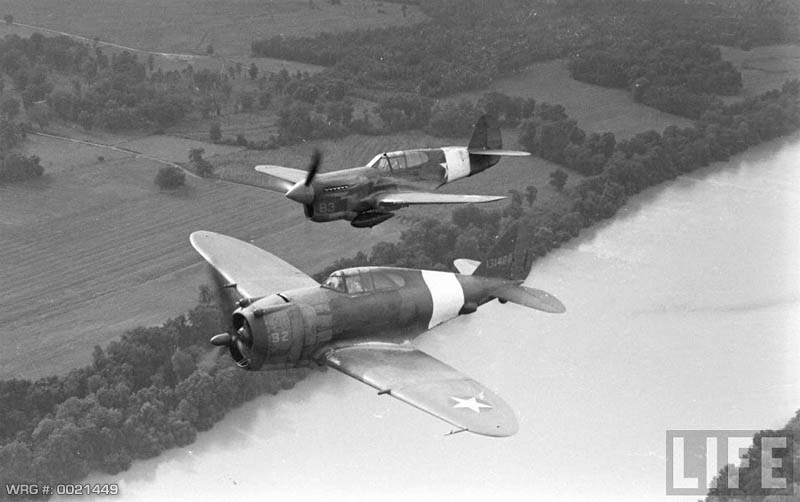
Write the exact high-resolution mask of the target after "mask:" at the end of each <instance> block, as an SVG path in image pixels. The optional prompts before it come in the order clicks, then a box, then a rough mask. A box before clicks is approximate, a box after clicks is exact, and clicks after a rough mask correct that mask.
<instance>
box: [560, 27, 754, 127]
mask: <svg viewBox="0 0 800 502" xmlns="http://www.w3.org/2000/svg"><path fill="white" fill-rule="evenodd" d="M569 71H570V74H571V75H572V77H573V78H575V79H577V80H582V81H584V82H589V83H591V84H597V85H602V86H605V87H620V88H624V89H630V90H631V92H632V96H633V99H634V100H636V101H639V102H641V103H644V104H646V105H649V106H652V107H654V108H658V109H659V110H662V111H665V112H669V113H674V114H675V115H682V116H684V117H689V118H692V119H697V118H699V117H700V116H701V115H702V114H703V112H705V111H706V110H707V109H708V108H710V107H712V106H715V105H718V104H719V103H720V101H719V99H718V98H716V96H715V95H717V94H721V95H736V94H738V93H739V91H740V90H741V88H742V75H741V73H739V71H738V70H736V68H734V67H733V65H732V64H731V63H729V62H727V61H723V60H722V55H721V52H720V50H719V49H718V48H717V47H714V46H712V45H710V44H708V43H704V42H699V41H696V40H685V39H670V40H660V41H657V42H654V41H652V40H651V39H648V40H636V41H628V42H625V43H621V44H615V45H613V46H610V47H607V48H603V49H586V50H584V51H580V52H578V53H576V54H574V55H573V56H572V57H571V58H570V60H569Z"/></svg>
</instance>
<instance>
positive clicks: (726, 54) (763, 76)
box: [720, 45, 800, 101]
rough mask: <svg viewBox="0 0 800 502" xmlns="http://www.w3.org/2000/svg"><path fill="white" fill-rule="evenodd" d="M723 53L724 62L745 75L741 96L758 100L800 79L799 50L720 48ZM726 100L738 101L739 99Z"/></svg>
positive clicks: (791, 46)
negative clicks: (729, 63)
mask: <svg viewBox="0 0 800 502" xmlns="http://www.w3.org/2000/svg"><path fill="white" fill-rule="evenodd" d="M720 50H722V57H723V59H725V60H727V61H730V62H731V63H733V64H734V65H736V67H737V68H738V69H739V71H740V72H742V84H743V87H742V96H745V97H749V96H755V95H756V94H760V93H762V92H766V91H769V90H771V89H777V88H780V86H781V85H783V83H784V82H785V81H786V80H788V79H792V78H800V46H797V45H776V46H769V47H755V48H753V49H752V50H749V51H743V50H741V49H736V48H733V47H720ZM726 99H727V100H729V101H735V100H736V99H738V97H731V98H726Z"/></svg>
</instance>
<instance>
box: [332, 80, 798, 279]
mask: <svg viewBox="0 0 800 502" xmlns="http://www.w3.org/2000/svg"><path fill="white" fill-rule="evenodd" d="M798 129H800V81H798V80H792V81H787V82H786V83H785V84H784V85H783V87H782V88H781V89H776V90H773V91H769V92H766V93H764V94H761V95H759V96H756V97H753V98H749V99H746V100H743V101H741V102H739V103H735V104H732V105H721V104H720V105H719V106H718V107H715V108H713V109H711V110H708V111H706V112H705V113H704V114H703V116H702V117H701V118H700V120H698V121H697V123H696V124H695V125H693V126H691V127H684V128H680V127H676V126H670V127H667V128H666V129H664V131H663V132H661V133H659V132H657V131H646V132H642V133H639V134H637V135H635V136H633V137H632V138H630V139H626V140H620V141H616V139H615V138H614V135H613V134H610V133H605V134H596V133H594V134H589V135H587V134H586V133H585V131H583V130H582V129H580V127H578V125H577V122H576V121H575V120H573V119H570V118H569V117H568V116H567V115H566V113H565V112H564V108H563V107H561V106H559V105H549V104H546V103H542V104H538V105H537V104H534V112H533V113H532V114H531V115H530V116H529V118H527V119H525V120H523V121H522V122H521V123H520V125H519V127H518V130H519V134H520V144H521V145H523V146H524V147H525V148H527V149H528V150H529V151H531V152H532V153H534V154H537V155H540V156H543V157H544V158H547V159H549V160H552V161H553V162H556V163H558V164H562V165H564V166H566V167H569V168H571V169H574V170H575V171H577V172H579V173H582V174H584V175H586V177H585V178H583V179H582V180H581V181H579V182H578V183H577V184H576V185H575V186H574V187H573V188H571V189H564V190H563V192H562V197H561V199H560V200H558V201H556V202H555V203H554V204H552V205H551V206H549V207H540V206H533V205H531V204H528V206H529V207H528V208H527V209H525V204H524V200H523V197H522V196H521V194H519V193H518V195H519V196H512V197H511V200H510V206H509V207H508V208H506V209H505V210H503V211H502V212H491V211H484V210H481V209H479V208H476V207H469V208H461V209H457V210H455V211H454V212H453V221H452V222H443V221H439V220H434V219H427V220H423V221H421V222H418V223H416V224H415V225H413V226H412V227H411V228H410V229H408V230H407V231H405V232H404V233H403V236H402V237H401V239H400V241H399V242H396V243H392V242H381V243H379V244H376V245H375V246H374V247H373V248H372V252H371V253H370V254H365V253H359V254H358V255H356V256H354V257H352V258H345V259H341V260H339V261H337V262H336V263H334V264H332V265H331V266H330V267H328V268H326V269H325V270H324V272H323V275H324V273H326V272H330V271H331V270H333V269H336V268H342V267H345V266H358V265H366V264H371V265H384V266H413V267H423V268H424V267H427V268H436V269H442V270H445V269H449V267H450V263H451V261H452V259H454V258H471V259H477V260H480V259H482V258H483V257H484V256H483V255H484V253H485V252H486V251H487V250H488V249H489V248H490V247H491V245H492V240H493V239H494V237H495V236H497V235H498V234H500V233H502V230H503V229H505V228H508V226H509V224H508V222H506V223H503V222H504V221H506V220H507V219H508V218H512V219H520V221H521V225H520V226H521V227H522V228H524V229H526V233H528V234H530V237H529V246H530V248H531V249H532V250H533V251H534V252H535V254H537V255H539V256H542V255H544V254H546V253H547V252H548V251H550V250H551V249H554V248H557V247H559V246H560V245H561V244H562V243H564V242H565V241H567V240H569V239H571V238H572V237H574V236H576V235H577V234H578V233H579V231H580V230H581V229H582V228H587V227H590V226H591V225H593V224H595V223H596V222H598V221H600V220H603V219H607V218H610V217H612V216H613V215H614V214H615V213H616V212H617V210H618V209H619V208H620V207H622V205H623V204H625V202H626V200H627V198H628V197H629V196H630V195H633V194H636V193H639V192H641V191H642V190H644V189H646V188H649V187H651V186H654V185H657V184H658V183H661V182H663V181H666V180H669V179H673V178H675V177H677V176H678V175H680V174H684V173H688V172H691V171H694V170H696V169H699V168H701V167H705V166H708V165H709V164H710V163H711V162H715V161H721V160H726V159H728V158H729V157H730V156H731V155H734V154H736V153H740V152H743V151H744V150H746V149H747V148H749V147H750V146H753V145H756V144H759V143H762V142H764V141H769V140H771V139H775V138H777V137H780V136H784V135H787V134H791V133H793V132H795V131H797V130H798ZM501 223H503V224H501Z"/></svg>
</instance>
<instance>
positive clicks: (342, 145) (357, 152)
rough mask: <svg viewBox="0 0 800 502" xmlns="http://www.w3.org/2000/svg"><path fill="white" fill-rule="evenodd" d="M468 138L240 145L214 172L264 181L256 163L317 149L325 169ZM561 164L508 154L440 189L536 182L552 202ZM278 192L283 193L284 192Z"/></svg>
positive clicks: (285, 160)
mask: <svg viewBox="0 0 800 502" xmlns="http://www.w3.org/2000/svg"><path fill="white" fill-rule="evenodd" d="M468 142H469V138H437V137H434V136H431V135H428V134H425V133H423V132H419V131H411V132H406V133H402V134H393V135H386V136H361V135H352V136H348V137H346V138H341V139H338V140H320V141H311V142H308V143H304V144H301V145H293V146H289V147H284V148H280V149H278V150H272V151H265V152H258V151H252V150H240V151H238V152H234V153H231V154H227V155H219V156H216V157H215V158H213V159H211V161H212V163H213V164H214V166H215V171H216V172H217V173H218V174H220V175H221V176H222V177H223V178H225V179H230V180H233V181H238V182H241V183H247V184H254V185H259V183H260V179H259V176H260V175H259V173H257V172H256V171H255V170H254V169H253V166H255V165H258V164H274V165H282V166H287V167H294V168H297V169H305V168H306V166H307V165H308V163H309V161H310V159H311V155H312V152H313V151H314V149H315V148H318V149H319V150H320V151H321V152H322V166H321V170H322V172H325V171H336V170H339V169H345V168H350V167H356V166H362V165H365V164H366V163H367V162H369V161H370V160H371V159H372V158H373V157H374V156H375V155H377V154H379V153H381V152H385V151H392V150H402V149H409V148H429V147H440V146H461V145H466V144H467V143H468ZM503 145H504V147H506V148H510V149H521V148H520V146H519V144H518V142H517V132H516V130H513V129H507V130H504V131H503ZM558 167H559V166H558V165H556V164H554V163H552V162H549V161H547V160H544V159H541V158H539V157H534V156H531V157H506V158H503V159H502V160H501V161H500V163H499V164H497V165H496V166H494V167H493V168H491V169H489V170H488V171H485V172H483V173H480V174H478V175H476V176H473V177H470V178H464V179H461V180H458V181H456V182H455V183H452V184H448V185H446V186H444V187H442V188H441V189H440V190H439V191H440V192H443V193H469V194H475V195H507V194H508V191H509V190H512V189H517V190H521V191H522V190H524V189H525V187H526V186H528V185H533V186H536V187H537V190H538V196H537V198H538V200H539V201H540V202H547V201H549V200H550V199H551V198H552V197H556V196H558V194H557V192H556V191H555V190H554V189H553V188H552V187H551V186H550V185H549V184H548V182H549V180H550V172H552V171H553V170H555V169H558ZM578 178H579V175H574V176H573V177H572V179H570V180H568V185H569V184H571V183H573V182H574V181H576V180H577V179H578ZM277 195H278V196H279V194H277ZM505 204H506V202H505V201H498V202H494V203H489V204H482V205H481V206H480V207H482V208H485V209H490V208H497V207H503V206H504V205H505ZM452 210H453V206H424V207H423V206H417V207H410V208H406V209H403V210H402V211H400V212H399V213H398V215H404V216H410V217H421V216H429V217H440V218H449V217H450V214H451V213H452ZM297 211H298V212H301V211H302V209H301V208H300V207H299V206H297ZM377 228H380V227H377Z"/></svg>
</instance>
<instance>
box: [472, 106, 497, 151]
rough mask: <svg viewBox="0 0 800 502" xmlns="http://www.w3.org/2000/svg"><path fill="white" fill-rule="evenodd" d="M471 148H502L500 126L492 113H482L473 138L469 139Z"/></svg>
mask: <svg viewBox="0 0 800 502" xmlns="http://www.w3.org/2000/svg"><path fill="white" fill-rule="evenodd" d="M468 148H469V149H470V150H502V149H503V138H502V137H501V135H500V126H498V125H497V120H496V119H495V118H494V117H492V116H491V115H482V116H481V118H479V119H478V122H477V123H476V124H475V130H474V131H473V132H472V138H471V139H470V140H469V146H468Z"/></svg>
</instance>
